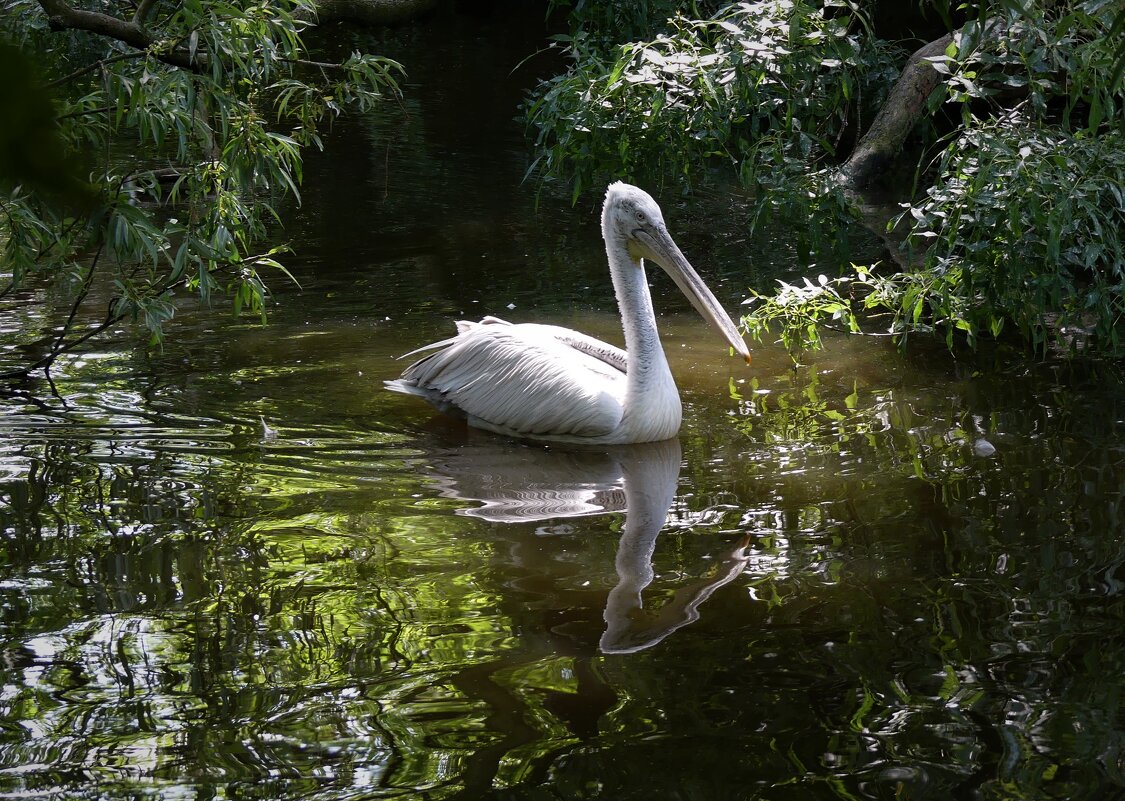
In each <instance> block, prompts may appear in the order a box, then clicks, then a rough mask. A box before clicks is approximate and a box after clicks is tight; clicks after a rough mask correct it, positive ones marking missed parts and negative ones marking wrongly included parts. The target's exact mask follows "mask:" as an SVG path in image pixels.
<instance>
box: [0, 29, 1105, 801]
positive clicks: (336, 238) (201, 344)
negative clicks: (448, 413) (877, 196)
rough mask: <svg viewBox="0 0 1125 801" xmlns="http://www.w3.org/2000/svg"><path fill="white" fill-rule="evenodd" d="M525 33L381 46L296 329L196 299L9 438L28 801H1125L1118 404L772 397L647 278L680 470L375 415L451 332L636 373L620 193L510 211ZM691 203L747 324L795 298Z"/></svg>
mask: <svg viewBox="0 0 1125 801" xmlns="http://www.w3.org/2000/svg"><path fill="white" fill-rule="evenodd" d="M500 25H501V22H500V21H499V20H497V19H487V18H486V19H483V20H478V19H474V18H469V17H464V16H458V17H454V18H452V19H446V20H440V19H438V20H434V21H432V22H430V23H429V24H428V25H427V26H424V27H419V28H403V29H400V30H398V31H397V32H395V33H393V34H392V35H391V38H389V39H388V40H387V41H385V42H377V43H375V46H377V47H379V48H381V49H382V50H383V52H386V53H387V54H388V55H391V56H396V57H399V58H401V59H402V60H403V61H404V62H406V64H407V65H408V67H409V69H410V75H411V80H410V84H409V86H408V87H407V98H406V99H405V100H404V101H403V104H402V106H401V107H400V108H399V109H398V111H397V112H396V113H397V114H398V116H387V117H378V118H372V119H370V120H365V121H358V122H356V123H353V124H350V125H346V126H341V127H340V128H339V129H338V130H337V131H336V132H335V134H334V136H333V138H332V141H331V142H330V151H329V153H328V154H326V155H325V156H323V157H318V158H315V159H311V160H310V162H309V164H308V167H307V170H306V173H307V175H308V184H307V187H306V191H305V196H304V205H303V207H302V208H301V209H299V210H298V209H294V210H293V211H292V214H291V215H290V218H289V219H290V220H291V221H292V222H291V224H290V226H289V227H288V228H287V230H286V231H285V232H284V236H285V237H286V238H288V239H289V240H290V241H292V242H293V244H294V245H295V246H296V247H297V248H298V255H297V256H296V257H295V258H294V259H292V260H290V262H289V263H290V266H291V267H292V268H293V270H294V272H295V273H296V275H297V277H298V279H299V280H300V282H301V285H302V288H301V289H300V290H298V289H297V288H296V287H293V286H291V285H286V284H285V282H284V281H283V280H282V279H281V278H280V277H279V278H278V279H277V280H276V281H275V284H276V285H275V286H274V289H275V294H276V305H275V307H274V308H273V309H272V312H271V318H270V323H269V325H268V326H264V327H263V326H260V325H257V324H253V323H250V322H239V321H234V320H232V319H231V318H230V317H229V316H227V315H226V314H225V312H224V311H222V310H211V311H207V310H202V309H200V308H198V305H197V304H195V303H194V302H192V301H190V300H188V299H185V300H184V301H183V304H182V307H181V309H180V312H179V314H178V316H177V318H176V320H175V321H174V323H173V325H172V327H171V328H170V330H169V332H168V334H169V335H168V342H167V344H166V345H165V347H164V348H163V350H162V351H160V352H156V353H146V351H145V349H144V347H143V346H142V344H141V340H140V339H139V335H137V334H136V333H135V332H129V331H122V332H120V333H118V334H117V335H115V337H112V338H109V339H106V340H102V341H100V342H99V343H98V344H97V345H96V346H95V348H94V349H92V350H91V351H89V352H87V353H85V354H82V355H79V356H75V357H72V358H70V359H68V360H67V361H65V362H62V363H60V364H59V365H58V367H57V368H56V369H55V370H54V371H53V379H54V388H55V394H52V392H51V387H49V386H48V385H47V384H46V383H45V382H43V383H38V384H31V385H28V386H26V387H23V388H21V389H20V391H19V392H17V393H16V394H14V395H11V396H9V397H7V398H6V399H5V400H4V401H3V405H4V409H3V416H2V417H0V432H2V434H3V438H2V440H0V524H2V525H0V532H2V537H3V539H2V541H0V546H2V550H0V559H2V562H0V649H2V650H0V659H2V664H3V667H2V668H0V679H2V687H0V797H4V798H8V797H12V798H15V797H20V798H27V797H33V798H45V799H63V798H88V799H94V798H98V799H103V798H104V799H126V798H128V799H135V798H149V797H159V798H177V799H178V798H183V799H326V800H327V799H360V798H396V797H417V798H432V799H444V798H454V797H458V798H495V799H583V798H591V799H592V798H599V799H600V798H605V799H622V798H644V799H653V798H685V799H687V798H690V799H727V798H729V799H830V798H836V799H838V798H844V799H906V798H909V799H969V798H985V799H1040V798H1060V799H1064V798H1065V799H1105V798H1117V797H1125V701H1123V691H1125V567H1123V562H1125V531H1123V525H1122V516H1123V515H1125V509H1123V508H1122V493H1123V490H1125V424H1123V420H1125V385H1123V382H1122V381H1121V378H1120V375H1119V373H1118V372H1117V371H1116V370H1113V369H1110V368H1106V367H1098V366H1097V365H1094V366H1089V365H1086V366H1074V365H1065V364H1061V363H1058V364H1056V363H1027V362H1024V361H1021V360H1012V359H1009V360H1007V361H1004V360H1002V359H1000V358H999V357H993V356H985V355H977V356H975V357H973V359H972V360H970V361H966V360H964V359H960V360H959V359H955V358H953V357H952V356H950V355H949V354H948V353H947V352H946V351H944V350H943V349H941V348H940V347H927V346H922V345H919V346H917V347H912V349H911V350H910V351H908V352H907V354H906V355H903V354H900V353H899V352H897V351H896V350H895V349H894V348H893V346H891V345H890V344H889V343H887V342H886V341H884V340H867V339H864V340H840V339H837V340H833V341H830V342H829V343H828V349H827V351H826V352H824V353H823V354H821V355H819V356H818V357H817V360H816V362H815V363H814V364H813V365H811V366H809V367H806V368H803V369H801V370H799V371H796V372H794V371H793V370H791V369H790V367H789V362H788V358H787V357H786V356H785V354H784V353H783V351H782V350H781V349H780V347H778V346H758V347H756V349H755V363H754V366H753V367H751V368H745V367H743V366H742V365H741V364H739V363H738V362H737V361H736V360H733V359H731V358H729V357H728V356H727V350H726V347H725V346H724V345H723V343H722V342H721V340H719V338H718V337H717V336H716V335H714V334H713V333H712V332H710V331H709V330H708V329H706V328H704V327H703V326H702V324H701V323H700V322H699V321H698V318H696V317H695V316H694V315H693V314H691V313H690V311H689V310H688V309H687V308H686V303H685V302H684V301H683V300H682V298H679V297H678V296H677V295H676V293H675V291H674V287H672V285H671V282H669V281H667V280H666V279H664V278H663V277H658V276H653V277H652V280H653V284H654V287H655V290H654V291H655V294H656V296H657V305H658V307H659V308H660V310H661V311H662V317H661V321H660V324H661V328H662V333H663V337H664V342H665V346H666V348H667V350H668V351H669V356H670V360H671V362H672V367H673V371H674V372H675V374H676V376H677V380H678V383H679V385H680V388H681V393H682V395H683V397H684V402H685V425H684V429H683V431H682V432H681V435H680V437H679V439H678V440H676V441H673V442H667V443H657V444H654V445H649V446H643V447H633V448H616V449H608V450H601V451H598V450H594V451H574V450H568V449H565V448H558V447H544V446H533V445H525V444H520V443H517V442H512V441H509V440H505V439H503V438H499V437H494V436H491V435H486V434H482V433H479V432H472V431H469V430H466V429H465V428H464V427H463V426H460V425H458V424H456V423H453V422H451V421H448V420H445V419H442V418H440V417H436V416H435V415H434V414H432V413H431V412H430V410H429V409H428V407H426V406H425V405H424V404H422V403H420V402H417V401H415V400H414V399H411V398H407V397H403V396H400V395H395V394H392V393H388V392H385V391H384V390H383V389H382V381H383V380H384V379H387V378H391V377H394V376H396V375H397V373H398V372H399V370H400V369H401V368H402V366H403V363H402V362H399V361H396V360H395V357H397V356H398V355H399V354H401V353H403V352H405V351H408V350H410V349H412V348H414V347H417V346H419V345H421V344H424V343H426V342H430V341H433V340H435V339H439V338H442V337H445V336H447V335H448V334H449V332H450V331H451V330H452V321H453V320H455V319H459V318H461V317H467V318H478V317H480V316H483V315H485V314H495V315H498V316H502V317H506V318H509V319H513V320H518V321H524V320H535V321H550V322H554V323H559V324H563V325H568V326H571V327H574V328H579V329H581V330H584V331H587V332H589V333H592V334H595V335H598V336H602V337H605V338H608V339H611V340H613V341H620V336H619V333H618V328H619V324H618V322H617V318H616V312H615V309H614V305H613V302H612V290H611V288H610V286H609V280H608V276H607V275H606V269H605V263H604V252H603V250H602V245H601V242H600V239H599V231H598V208H597V204H598V198H596V197H591V198H589V199H586V200H584V201H583V202H581V203H580V204H579V205H578V206H576V207H574V208H571V207H570V205H569V203H568V202H567V200H566V199H562V200H560V199H559V198H557V197H554V196H553V195H551V193H550V192H545V193H544V194H543V195H542V196H540V197H539V198H538V199H537V197H536V187H535V186H533V185H530V184H522V183H521V182H520V179H521V178H522V175H523V171H524V170H525V169H526V166H527V158H528V157H527V149H526V146H525V144H524V142H523V139H522V132H521V130H520V127H519V124H518V122H516V121H515V120H514V119H513V118H514V117H515V116H516V111H515V104H516V103H517V102H518V100H519V98H520V92H521V91H522V89H523V87H525V86H526V85H527V84H528V83H529V82H530V81H531V79H532V78H531V77H530V76H529V75H528V74H526V73H524V72H521V71H519V70H517V71H516V72H515V73H512V67H513V66H514V65H515V64H516V63H518V62H519V61H520V60H521V59H522V58H523V57H524V56H525V55H526V54H527V53H528V52H531V51H532V50H534V49H535V47H536V46H537V42H538V41H539V40H540V37H541V36H542V35H543V31H542V21H541V19H540V18H539V17H532V16H531V15H528V18H527V19H517V20H509V21H506V22H504V23H503V26H504V27H503V29H502V30H499V31H498V26H500ZM435 42H440V44H441V46H440V48H439V47H437V45H435ZM431 51H432V52H431ZM457 64H466V65H469V64H471V65H472V69H471V70H469V69H468V68H466V69H465V70H456V69H451V65H452V66H456V65H457ZM528 69H530V67H529V68H528ZM470 111H471V112H472V113H471V114H470ZM659 199H660V200H661V201H662V203H663V205H664V208H665V214H666V217H667V218H668V220H669V226H670V229H671V231H672V233H673V235H674V236H675V237H676V238H677V240H678V242H679V244H680V246H681V247H682V249H683V250H684V252H685V253H686V254H687V255H688V257H689V258H690V259H691V260H692V261H693V263H694V264H695V266H696V267H697V268H698V269H699V270H700V271H701V272H702V273H703V274H704V276H705V277H706V278H707V279H708V280H709V282H710V283H711V285H712V287H713V288H714V289H715V290H716V293H717V294H718V295H719V297H720V298H721V299H723V300H724V301H725V302H726V303H727V305H728V308H730V309H732V310H736V309H737V304H738V302H739V301H740V300H741V298H742V297H743V296H744V295H745V287H746V286H749V285H755V286H764V285H766V284H768V283H769V281H770V280H772V277H773V276H775V275H781V274H786V271H787V270H788V271H790V272H794V271H799V269H800V266H799V265H798V264H797V263H796V262H795V261H794V256H793V254H792V250H791V248H790V247H789V246H788V245H787V243H788V242H790V241H792V238H793V237H792V235H791V232H787V231H786V229H785V228H784V227H781V226H779V227H778V228H777V229H776V230H775V231H773V232H772V233H771V234H769V235H768V236H760V237H758V238H755V239H753V240H749V239H747V238H746V235H745V234H744V232H743V231H744V227H743V226H744V223H745V219H746V218H747V217H748V212H746V211H745V209H746V206H745V201H741V200H739V201H731V200H729V199H724V198H723V197H721V196H720V195H718V194H715V193H713V194H712V195H710V196H708V195H707V194H704V195H703V196H702V197H698V196H697V197H695V198H693V199H691V200H683V199H679V198H676V197H670V196H661V197H660V198H659ZM728 207H729V208H728ZM857 260H858V257H857ZM16 313H17V311H16V310H13V309H6V310H5V316H6V317H8V320H9V322H6V323H5V330H11V320H13V319H15V317H14V315H15V314H16ZM20 313H26V310H25V311H22V312H20ZM9 315H12V316H9ZM9 356H11V352H9ZM263 421H264V422H263Z"/></svg>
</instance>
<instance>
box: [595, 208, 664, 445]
mask: <svg viewBox="0 0 1125 801" xmlns="http://www.w3.org/2000/svg"><path fill="white" fill-rule="evenodd" d="M603 234H604V236H605V243H606V255H607V256H608V257H609V272H610V275H611V277H612V278H613V289H614V292H615V293H616V295H617V306H618V309H619V310H620V312H621V325H622V328H623V329H624V331H625V350H626V351H627V352H628V355H629V366H628V370H627V375H626V381H625V406H626V414H627V415H630V414H631V415H644V414H646V412H645V407H646V406H647V405H649V404H652V403H654V402H659V403H660V404H662V405H664V406H665V407H669V406H670V404H671V403H672V402H671V401H670V400H669V398H668V396H669V394H671V395H672V396H674V398H675V402H674V405H675V410H674V414H675V418H676V419H675V428H674V429H673V430H672V431H671V433H669V434H667V436H672V435H673V434H675V432H676V430H678V429H679V412H680V405H679V395H678V393H677V392H676V385H675V383H674V382H673V380H672V372H671V370H669V369H668V360H667V359H666V358H665V356H664V349H663V348H662V347H661V345H660V336H659V334H658V333H657V330H656V314H655V313H654V311H653V308H652V296H651V294H650V293H649V289H648V281H647V280H646V278H645V271H644V264H643V262H642V261H640V260H639V259H634V258H633V256H632V255H631V254H630V253H629V249H628V247H627V245H626V244H625V240H624V238H623V237H621V236H620V235H619V234H616V233H615V232H613V231H612V229H611V227H610V226H609V225H608V220H603ZM671 411H672V410H671V409H670V408H668V412H669V413H671ZM638 422H639V421H638ZM653 422H655V421H653Z"/></svg>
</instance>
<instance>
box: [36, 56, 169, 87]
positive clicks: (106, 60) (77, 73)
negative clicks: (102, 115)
mask: <svg viewBox="0 0 1125 801" xmlns="http://www.w3.org/2000/svg"><path fill="white" fill-rule="evenodd" d="M147 55H148V53H147V52H138V53H119V54H118V55H116V56H110V57H109V58H102V59H98V60H97V61H95V62H94V63H93V64H87V65H86V66H85V67H80V68H79V69H76V70H75V71H74V72H72V73H70V74H69V75H64V76H63V77H61V78H59V79H58V80H56V81H51V82H50V83H49V84H47V85H46V86H45V87H44V88H46V89H54V88H55V87H56V86H62V85H63V84H64V83H69V82H70V81H73V80H74V79H75V78H77V77H79V76H81V75H85V74H86V73H87V72H94V71H95V70H100V69H101V68H102V67H104V66H105V65H106V64H112V63H113V62H115V61H124V60H125V59H129V58H144V57H145V56H147Z"/></svg>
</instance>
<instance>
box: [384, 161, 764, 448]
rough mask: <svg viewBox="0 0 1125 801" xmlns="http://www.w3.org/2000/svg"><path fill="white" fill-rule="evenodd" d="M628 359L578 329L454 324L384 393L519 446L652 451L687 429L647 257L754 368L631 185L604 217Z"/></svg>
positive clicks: (608, 200)
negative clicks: (530, 442) (647, 447)
mask: <svg viewBox="0 0 1125 801" xmlns="http://www.w3.org/2000/svg"><path fill="white" fill-rule="evenodd" d="M602 236H603V237H604V239H605V245H606V255H607V257H608V259H609V270H610V275H611V277H612V279H613V287H614V291H615V293H616V295H617V305H618V308H619V309H620V311H621V323H622V327H623V328H624V331H625V350H624V351H622V350H621V349H620V348H615V347H614V346H613V345H609V344H607V343H605V342H602V341H600V340H597V339H594V338H593V337H590V336H586V335H585V334H582V333H579V332H578V331H572V330H570V329H568V328H562V327H560V326H554V325H537V324H533V323H527V324H520V325H512V324H510V323H506V322H504V321H503V320H499V319H497V318H495V317H486V318H485V319H483V320H481V321H480V322H479V323H469V322H459V323H458V324H457V336H455V337H453V338H452V339H448V340H445V341H443V342H436V343H434V344H432V345H428V346H426V347H424V348H420V349H419V351H415V352H416V353H417V352H420V351H425V350H433V351H434V353H431V354H429V355H428V356H425V357H424V358H422V359H419V360H418V361H417V362H415V363H414V364H412V365H410V366H409V367H408V368H406V370H405V371H404V372H403V374H402V378H400V379H398V380H396V381H388V382H386V383H387V388H388V389H392V390H395V391H396V392H404V393H407V394H410V395H417V396H419V397H422V398H424V399H425V400H427V401H429V402H430V403H432V404H433V405H434V406H436V407H437V408H439V409H441V410H442V411H444V412H449V413H454V414H460V415H463V416H465V417H466V418H467V420H468V422H469V424H470V425H472V426H475V427H477V428H483V429H487V430H489V431H495V432H498V433H501V434H507V435H510V436H516V437H526V438H531V439H544V440H556V441H563V442H589V443H597V444H617V443H630V442H656V441H658V440H662V439H668V438H669V437H673V436H675V435H676V433H677V432H678V431H679V430H680V419H681V407H680V395H679V392H678V391H677V389H676V384H675V382H674V381H673V380H672V373H671V371H670V370H669V369H668V361H667V359H666V358H665V356H664V349H663V348H662V347H661V345H660V338H659V336H658V334H657V331H656V315H655V313H654V312H653V308H652V297H651V295H650V294H649V289H648V281H647V280H646V278H645V271H644V263H643V260H644V259H649V260H651V261H655V262H656V263H657V264H659V265H660V266H661V267H663V268H664V270H665V271H666V272H667V273H668V274H669V275H670V276H671V277H672V279H673V280H674V281H675V282H676V284H677V286H679V287H680V290H681V291H682V292H683V293H684V294H685V295H686V296H687V297H688V299H689V300H690V301H691V302H692V305H693V306H695V308H696V309H697V310H698V311H699V313H700V314H701V315H702V316H703V317H704V319H706V320H708V322H710V323H711V324H712V325H714V326H715V327H716V328H718V329H719V331H720V332H721V333H722V334H723V336H724V337H725V338H726V340H727V341H728V342H729V343H730V344H731V346H732V347H733V348H734V349H735V350H737V351H738V352H739V353H740V354H742V356H743V357H744V358H745V359H746V360H747V361H749V359H750V353H749V351H748V350H747V348H746V343H745V342H744V341H743V339H742V337H741V335H740V334H739V333H738V329H737V328H736V327H735V325H734V323H733V322H732V321H731V319H730V317H729V316H728V315H727V313H726V312H725V311H723V308H722V306H720V305H719V302H718V301H717V300H716V299H715V296H714V295H712V294H711V291H710V290H709V289H707V286H706V285H705V284H704V283H703V279H701V278H700V277H699V275H698V273H696V272H695V270H694V269H692V267H691V265H690V264H688V261H687V259H685V258H684V255H683V253H681V252H680V249H679V248H678V247H677V246H676V243H675V242H673V241H672V237H671V236H670V235H669V234H668V230H667V228H666V227H665V225H664V218H663V215H662V214H661V212H660V207H659V206H658V205H657V204H656V201H655V200H653V199H652V198H651V197H650V196H649V195H648V194H647V193H646V192H644V191H642V190H640V189H638V188H637V187H635V186H630V185H629V184H624V183H620V182H618V183H615V184H612V185H611V186H610V187H609V189H608V190H607V191H606V196H605V205H604V207H603V210H602Z"/></svg>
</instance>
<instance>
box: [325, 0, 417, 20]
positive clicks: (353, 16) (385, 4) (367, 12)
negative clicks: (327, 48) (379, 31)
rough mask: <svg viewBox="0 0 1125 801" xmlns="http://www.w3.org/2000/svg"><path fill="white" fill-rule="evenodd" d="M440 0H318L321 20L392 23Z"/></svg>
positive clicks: (412, 15) (415, 14)
mask: <svg viewBox="0 0 1125 801" xmlns="http://www.w3.org/2000/svg"><path fill="white" fill-rule="evenodd" d="M437 3H438V0H317V3H316V14H317V20H318V21H319V22H340V21H345V22H359V23H362V24H364V25H390V24H392V23H396V22H403V21H404V20H407V19H410V18H411V17H416V16H418V15H419V14H424V13H425V12H427V11H429V10H430V9H432V8H433V7H434V6H436V5H437Z"/></svg>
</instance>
